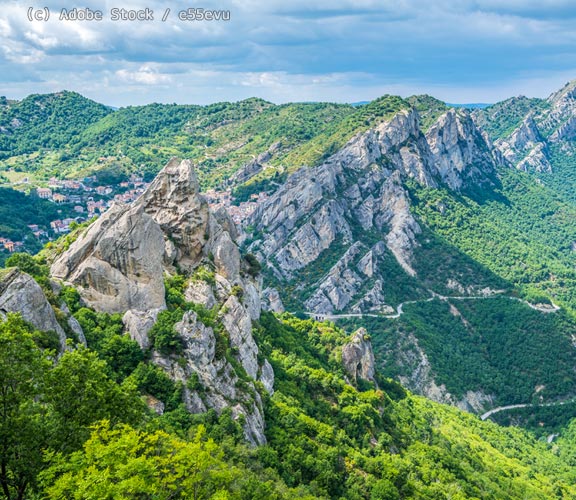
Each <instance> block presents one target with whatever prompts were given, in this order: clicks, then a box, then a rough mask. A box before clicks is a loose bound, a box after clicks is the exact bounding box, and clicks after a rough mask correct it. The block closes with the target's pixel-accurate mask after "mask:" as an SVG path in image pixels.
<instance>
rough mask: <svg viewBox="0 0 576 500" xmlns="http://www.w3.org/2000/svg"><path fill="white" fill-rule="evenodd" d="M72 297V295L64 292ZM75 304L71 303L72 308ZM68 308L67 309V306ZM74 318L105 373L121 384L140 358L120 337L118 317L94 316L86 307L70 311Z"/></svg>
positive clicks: (131, 342)
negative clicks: (96, 354)
mask: <svg viewBox="0 0 576 500" xmlns="http://www.w3.org/2000/svg"><path fill="white" fill-rule="evenodd" d="M66 295H67V296H68V297H70V296H72V297H74V296H75V294H74V292H72V291H68V292H66ZM74 304H77V303H76V302H74V301H72V305H73V306H74ZM69 307H70V306H69ZM74 309H76V312H75V313H74V317H75V318H76V319H77V320H78V323H80V326H81V327H82V330H83V331H84V336H85V337H86V342H87V344H88V347H89V348H90V349H92V350H94V351H95V352H97V353H98V356H99V357H100V358H101V359H102V360H104V361H106V363H107V367H108V369H109V370H110V371H111V374H112V376H113V377H114V378H115V379H116V380H123V379H124V378H125V377H127V376H128V375H129V374H130V373H132V371H133V370H134V369H135V368H136V366H138V364H139V363H140V362H141V361H142V359H143V357H144V353H143V352H142V350H141V349H140V346H139V345H138V343H137V342H135V341H134V340H131V339H130V338H129V337H128V336H127V335H125V334H124V325H123V323H122V316H121V315H120V314H106V313H97V312H95V311H93V310H92V309H88V308H86V307H80V308H79V309H78V308H77V305H76V306H74V307H72V308H71V311H74Z"/></svg>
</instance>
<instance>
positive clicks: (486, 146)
mask: <svg viewBox="0 0 576 500" xmlns="http://www.w3.org/2000/svg"><path fill="white" fill-rule="evenodd" d="M426 140H427V141H428V144H429V145H430V150H431V151H432V154H433V155H434V165H435V167H436V170H437V171H438V173H439V174H440V177H441V178H442V182H443V183H444V184H446V185H447V186H448V187H449V188H450V189H453V190H455V191H460V190H461V189H462V187H463V186H465V185H466V184H468V185H470V184H471V183H473V184H482V183H492V181H493V178H494V176H495V170H494V166H495V165H496V164H497V162H498V158H497V157H495V155H494V154H493V153H492V147H491V144H490V143H489V139H488V138H487V136H485V135H484V134H483V133H482V132H481V131H480V129H478V127H476V125H475V124H474V122H473V121H472V118H471V117H470V114H469V113H468V111H466V110H458V111H457V110H455V109H451V110H449V111H447V112H446V113H444V114H443V115H442V116H440V118H439V119H438V121H436V123H434V124H433V125H432V126H431V127H430V129H429V130H428V132H427V133H426Z"/></svg>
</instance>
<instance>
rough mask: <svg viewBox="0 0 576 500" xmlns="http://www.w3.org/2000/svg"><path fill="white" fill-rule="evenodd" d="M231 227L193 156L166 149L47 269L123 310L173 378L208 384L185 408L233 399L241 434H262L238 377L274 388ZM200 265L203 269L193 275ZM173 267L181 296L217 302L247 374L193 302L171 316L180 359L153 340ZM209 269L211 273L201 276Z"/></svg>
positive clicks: (255, 399)
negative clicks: (142, 186)
mask: <svg viewBox="0 0 576 500" xmlns="http://www.w3.org/2000/svg"><path fill="white" fill-rule="evenodd" d="M235 236H236V229H235V227H234V224H233V222H232V221H231V220H230V219H229V218H228V216H227V214H226V213H224V212H217V213H213V212H212V211H211V210H210V208H209V206H208V203H207V202H206V200H205V199H204V197H203V196H202V195H200V193H199V187H198V181H197V178H196V174H195V172H194V168H193V165H192V163H191V162H190V161H188V160H184V161H179V160H177V159H172V160H170V161H169V162H168V164H167V165H166V166H165V167H164V168H163V169H162V170H161V172H160V173H159V174H158V176H157V177H156V179H155V180H154V181H153V182H152V183H151V184H150V186H149V187H148V189H147V190H146V192H145V193H143V194H142V196H140V198H138V199H137V200H136V201H134V202H133V203H132V204H130V205H114V206H113V207H112V208H110V210H108V211H107V212H106V213H105V214H104V215H102V216H101V217H100V218H99V219H98V220H97V221H96V222H95V223H94V224H92V225H91V226H90V227H89V228H88V229H87V230H86V231H85V232H84V233H83V234H81V235H80V236H79V237H78V239H77V240H76V241H75V242H74V243H73V244H72V245H71V246H70V248H69V249H68V250H66V251H65V252H64V253H63V254H62V255H60V256H59V257H58V258H57V259H56V260H55V261H54V263H53V264H52V267H51V272H52V275H53V276H54V277H55V278H58V279H60V280H62V281H64V282H67V283H70V284H72V285H74V286H76V287H77V289H78V291H79V293H80V295H81V296H82V299H83V300H84V302H85V303H87V304H88V305H89V306H91V307H93V308H94V309H96V310H98V311H102V312H107V313H124V317H123V321H124V325H125V328H126V331H127V333H128V334H129V335H130V336H131V337H132V338H133V339H134V340H136V341H137V342H138V343H139V345H140V346H141V347H142V348H143V349H151V350H152V354H151V356H152V360H153V362H154V363H155V364H157V365H158V366H160V367H161V368H162V369H164V370H165V371H166V372H167V373H168V374H169V375H170V377H172V378H173V379H174V380H179V381H182V382H185V381H186V380H188V379H190V378H191V377H195V378H197V379H198V380H200V382H201V383H202V385H203V386H204V388H205V389H206V391H204V392H202V391H200V392H199V391H193V390H191V389H188V388H186V390H185V403H186V406H187V408H188V409H189V410H190V411H192V412H201V411H205V410H206V409H207V408H214V409H216V411H218V412H220V411H221V410H223V409H224V408H225V407H227V406H230V401H235V402H236V404H235V406H234V407H233V408H232V413H233V415H234V416H235V417H240V416H241V415H243V416H244V420H245V422H246V425H245V435H246V438H247V439H248V440H249V441H250V442H252V443H254V444H262V443H264V442H265V437H264V432H263V430H264V420H263V417H262V402H261V400H260V396H259V395H258V392H257V391H256V389H255V387H254V383H253V382H249V383H248V390H247V391H239V390H238V389H237V388H236V385H238V384H239V380H240V379H241V377H246V376H247V377H249V378H250V379H252V380H253V381H256V380H260V381H261V382H262V383H263V385H264V387H266V388H267V390H269V392H272V391H273V382H274V372H273V370H272V368H271V366H270V364H269V363H268V362H265V361H264V362H263V361H261V360H259V359H258V347H257V345H256V343H255V341H254V338H253V337H252V321H253V320H256V319H258V318H259V316H260V310H261V304H260V296H259V288H258V284H257V282H255V281H254V280H253V279H251V278H250V277H249V276H247V275H244V274H243V272H242V266H243V264H242V259H241V256H240V251H239V249H238V246H237V245H236V242H235ZM199 266H203V267H204V268H205V272H204V274H203V275H202V274H201V275H200V277H196V276H195V275H194V272H195V271H196V270H197V269H198V268H199ZM176 273H184V276H185V278H186V290H185V293H184V295H185V297H186V299H187V300H189V301H192V302H194V303H195V304H200V305H202V306H204V307H206V308H207V309H212V308H214V307H218V309H219V312H218V317H217V322H218V323H219V324H220V325H221V326H222V328H223V329H224V330H225V331H226V332H227V336H228V338H229V343H230V348H231V349H233V350H234V352H235V354H234V355H235V357H236V359H237V361H238V362H239V365H241V367H242V368H241V369H242V370H243V371H244V372H245V374H242V373H239V372H238V371H237V369H236V368H234V366H233V365H232V364H231V363H230V362H229V360H227V359H226V358H225V357H224V356H223V355H222V353H221V352H218V353H217V352H215V350H214V346H215V344H216V333H215V331H214V329H213V328H212V327H209V326H206V325H204V324H203V323H202V322H201V321H200V320H199V318H198V317H197V315H196V314H195V313H194V312H192V311H187V312H185V314H184V317H183V319H182V321H180V322H179V323H177V324H176V325H175V326H174V329H175V332H176V333H177V335H178V336H179V337H180V338H181V339H182V342H183V345H184V353H183V355H184V358H185V363H184V362H183V360H182V359H181V356H177V355H176V354H173V355H172V354H169V353H168V354H167V353H160V352H157V351H155V350H154V346H153V345H151V342H150V338H149V336H148V333H149V332H150V330H151V328H152V327H153V325H154V323H155V322H156V319H157V316H158V314H160V312H161V311H162V310H163V309H165V308H166V299H165V288H164V278H165V276H173V275H174V274H176ZM206 275H208V276H209V278H205V279H203V278H202V276H206ZM206 279H207V281H206ZM240 298H241V299H240ZM207 394H208V395H207Z"/></svg>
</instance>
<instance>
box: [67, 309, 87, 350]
mask: <svg viewBox="0 0 576 500" xmlns="http://www.w3.org/2000/svg"><path fill="white" fill-rule="evenodd" d="M66 322H67V323H68V326H69V327H70V330H72V331H73V332H74V333H75V334H76V336H77V337H78V341H79V342H80V343H81V344H82V345H83V346H85V347H87V346H88V342H87V341H86V336H85V335H84V330H82V326H81V325H80V323H78V320H77V319H76V318H75V317H74V316H70V317H69V318H68V319H67V321H66Z"/></svg>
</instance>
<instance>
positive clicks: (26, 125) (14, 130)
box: [0, 91, 112, 158]
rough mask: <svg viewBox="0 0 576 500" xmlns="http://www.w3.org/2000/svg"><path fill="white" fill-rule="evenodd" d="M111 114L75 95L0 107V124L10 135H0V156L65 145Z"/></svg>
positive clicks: (39, 97) (34, 98)
mask: <svg viewBox="0 0 576 500" xmlns="http://www.w3.org/2000/svg"><path fill="white" fill-rule="evenodd" d="M111 111H112V110H111V109H109V108H107V107H106V106H103V105H102V104H97V103H95V102H94V101H91V100H90V99H86V98H85V97H82V96H81V95H79V94H77V93H75V92H67V91H64V92H58V93H56V94H47V95H31V96H28V97H27V98H25V99H24V100H22V101H21V102H18V103H15V104H13V105H11V106H8V107H5V108H0V125H2V127H3V128H5V129H7V130H8V131H9V132H10V133H4V134H2V135H1V136H0V155H1V156H0V157H1V158H6V157H8V156H13V155H19V154H22V153H33V152H36V151H38V150H41V149H44V148H50V149H54V148H61V147H63V146H66V145H67V144H68V143H69V142H70V141H71V140H73V138H74V137H75V136H77V135H78V134H79V133H80V132H81V131H82V130H83V129H84V128H86V127H87V126H89V125H90V124H92V123H95V122H96V121H98V120H99V119H100V118H102V117H104V116H106V115H107V114H108V113H110V112H111ZM16 123H17V125H15V124H16Z"/></svg>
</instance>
